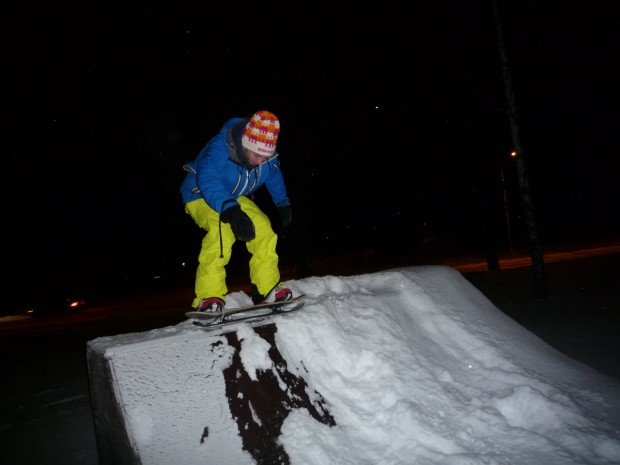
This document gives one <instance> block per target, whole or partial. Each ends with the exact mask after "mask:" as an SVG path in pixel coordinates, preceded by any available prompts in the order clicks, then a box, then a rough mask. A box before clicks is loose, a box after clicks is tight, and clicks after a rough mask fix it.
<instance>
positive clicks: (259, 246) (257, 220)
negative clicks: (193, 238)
mask: <svg viewBox="0 0 620 465" xmlns="http://www.w3.org/2000/svg"><path fill="white" fill-rule="evenodd" d="M237 202H238V203H239V205H240V206H241V210H243V211H244V212H245V213H246V214H247V215H248V216H249V217H250V219H251V220H252V223H254V230H255V231H256V237H254V239H252V240H251V241H248V242H246V247H247V249H248V252H250V255H251V258H250V280H251V281H252V283H254V284H255V285H256V287H257V288H258V292H260V293H261V294H263V295H266V294H267V293H268V292H269V291H270V290H271V289H272V288H273V287H274V286H275V285H276V284H278V283H279V282H280V271H279V269H278V255H277V254H276V244H277V242H278V236H277V235H276V233H275V232H274V231H273V229H272V228H271V223H270V221H269V218H268V217H267V215H265V214H264V213H263V212H262V211H261V209H260V208H258V206H257V205H256V204H255V203H254V202H252V201H251V200H250V199H248V198H247V197H243V196H241V197H239V198H238V199H237ZM185 211H186V212H187V213H188V214H189V215H190V216H191V217H192V218H193V219H194V221H195V222H196V224H197V225H198V226H200V227H201V228H202V229H204V230H206V231H207V234H206V235H205V237H204V238H203V240H202V246H201V249H200V254H199V255H198V269H197V271H196V284H195V292H196V297H195V298H194V301H193V302H192V306H193V307H194V308H197V307H198V305H199V304H200V301H201V300H202V299H203V298H205V297H220V298H222V299H224V296H225V295H226V293H227V292H228V288H227V287H226V269H225V266H226V265H227V264H228V262H229V260H230V255H231V252H232V246H233V244H234V243H235V236H234V234H233V232H232V229H231V228H230V224H227V223H220V215H219V213H217V212H216V211H215V210H213V209H212V208H211V207H209V205H207V203H206V202H205V201H204V200H203V199H198V200H192V201H191V202H187V203H186V204H185ZM220 231H221V235H222V236H221V237H222V241H221V248H220Z"/></svg>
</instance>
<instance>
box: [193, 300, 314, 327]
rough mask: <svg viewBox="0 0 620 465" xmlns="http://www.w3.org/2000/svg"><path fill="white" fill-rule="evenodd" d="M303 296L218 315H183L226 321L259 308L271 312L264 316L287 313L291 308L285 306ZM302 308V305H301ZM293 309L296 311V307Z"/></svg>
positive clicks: (195, 313)
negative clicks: (231, 316) (230, 317)
mask: <svg viewBox="0 0 620 465" xmlns="http://www.w3.org/2000/svg"><path fill="white" fill-rule="evenodd" d="M305 295H306V294H300V295H298V296H297V297H293V298H292V299H289V300H283V301H281V302H268V303H262V304H256V305H247V306H245V307H237V308H231V309H228V310H226V309H224V311H222V312H219V313H210V312H198V311H191V312H187V313H185V316H186V317H187V318H193V319H196V320H215V321H218V320H219V321H226V320H227V318H228V317H229V316H230V315H235V314H237V313H243V312H251V311H252V310H259V309H261V308H266V309H269V310H271V312H269V313H266V314H265V315H271V314H274V313H286V312H288V311H291V310H293V309H292V308H291V309H288V310H287V309H286V306H288V305H292V304H294V303H296V302H297V301H298V300H299V299H301V298H303V297H304V296H305ZM302 306H303V303H302ZM299 308H301V307H299ZM295 309H297V307H296V308H295ZM257 316H262V315H257ZM232 321H240V318H239V319H235V320H232Z"/></svg>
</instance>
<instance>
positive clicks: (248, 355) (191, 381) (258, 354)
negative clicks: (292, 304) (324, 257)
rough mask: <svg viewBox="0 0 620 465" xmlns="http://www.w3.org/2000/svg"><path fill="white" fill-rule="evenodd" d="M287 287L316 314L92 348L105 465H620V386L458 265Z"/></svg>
mask: <svg viewBox="0 0 620 465" xmlns="http://www.w3.org/2000/svg"><path fill="white" fill-rule="evenodd" d="M286 284H287V285H288V286H289V287H291V288H292V289H293V291H294V293H295V294H298V293H305V294H307V296H308V297H307V300H306V305H305V307H304V308H303V309H302V310H300V311H297V312H294V313H291V314H288V315H280V316H274V317H258V318H257V319H256V320H253V321H247V320H246V321H244V322H237V323H232V324H230V325H227V326H223V327H218V328H213V327H211V328H207V327H204V326H198V325H196V324H194V322H192V321H184V322H182V323H180V324H178V325H175V326H171V327H166V328H161V329H157V330H153V331H148V332H144V333H132V334H123V335H118V336H112V337H104V338H98V339H94V340H92V341H89V343H88V346H87V357H88V358H87V360H88V367H89V375H90V384H91V394H92V404H93V416H94V419H95V429H96V433H97V443H98V449H99V462H100V464H102V465H106V464H115V465H116V464H144V465H147V464H157V465H169V464H177V463H178V464H185V465H193V464H196V465H197V464H201V465H203V464H282V465H286V464H293V465H301V464H316V465H326V464H334V465H336V464H337V465H341V464H351V465H359V464H368V465H371V464H372V465H374V464H390V465H391V464H403V465H405V464H411V463H416V464H454V465H463V464H479V463H480V464H482V463H484V464H523V465H525V464H527V465H530V464H532V463H545V464H546V465H552V464H572V463H574V464H581V465H584V464H609V463H620V441H619V440H618V432H619V431H620V384H619V383H618V382H617V381H615V380H613V379H611V378H609V377H606V376H604V375H602V374H600V373H598V372H596V371H594V370H593V369H591V368H589V367H587V366H585V365H582V364H580V363H578V362H576V361H574V360H572V359H569V358H567V357H565V356H564V355H562V354H561V353H559V352H558V351H556V350H554V349H553V348H551V347H550V346H548V345H547V344H545V343H544V342H543V341H542V340H540V339H539V338H538V337H536V336H535V335H533V334H532V333H530V332H529V331H527V330H526V329H524V328H523V327H521V326H520V325H518V324H517V323H516V322H515V321H514V320H512V319H510V318H509V317H507V316H506V315H505V314H503V313H502V312H501V311H500V310H499V309H497V308H496V307H495V306H494V305H493V304H492V303H491V302H490V301H489V300H488V299H487V298H486V297H485V296H484V295H482V294H481V293H480V292H479V291H478V290H477V289H476V288H475V287H474V286H472V285H471V284H470V283H469V282H468V281H467V280H466V279H465V278H463V276H462V275H461V274H459V273H458V272H457V271H456V270H454V269H452V268H449V267H442V266H431V267H410V268H401V269H393V270H387V271H384V272H379V273H372V274H365V275H359V276H350V277H337V276H324V277H312V278H306V279H303V280H298V281H289V282H287V283H286ZM248 303H249V299H248V297H247V296H246V295H245V294H243V293H233V294H231V295H229V297H228V299H227V305H228V306H238V305H245V304H248Z"/></svg>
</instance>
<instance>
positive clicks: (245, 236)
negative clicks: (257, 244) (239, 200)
mask: <svg viewBox="0 0 620 465" xmlns="http://www.w3.org/2000/svg"><path fill="white" fill-rule="evenodd" d="M220 219H221V220H222V221H223V222H224V223H230V227H231V229H232V232H233V234H234V235H235V237H236V238H237V239H238V240H240V241H244V242H247V241H251V240H252V239H254V237H256V233H255V231H254V223H252V220H251V219H250V217H249V216H248V215H246V214H245V212H244V211H243V210H241V207H240V206H239V205H235V206H234V207H230V208H227V209H226V210H224V211H223V212H222V213H221V214H220Z"/></svg>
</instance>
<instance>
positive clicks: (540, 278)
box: [491, 0, 549, 299]
mask: <svg viewBox="0 0 620 465" xmlns="http://www.w3.org/2000/svg"><path fill="white" fill-rule="evenodd" d="M491 3H492V6H493V14H494V16H495V25H496V27H497V39H498V44H499V53H500V58H501V63H502V75H503V77H504V91H505V95H506V106H507V109H508V116H509V123H510V133H511V136H512V143H513V144H514V147H515V149H516V151H517V155H516V164H517V178H518V181H519V193H520V195H521V203H522V205H523V213H524V216H525V225H526V229H527V237H528V241H529V243H530V256H531V258H532V267H533V274H534V295H535V296H536V297H537V298H538V299H545V298H547V297H548V295H549V294H548V289H547V276H546V273H545V263H544V260H543V252H542V246H541V243H540V237H539V235H538V226H537V224H536V218H535V216H534V205H533V202H532V195H531V193H530V185H529V181H528V177H527V173H526V169H525V156H524V155H525V153H524V151H523V144H522V143H521V136H520V134H519V125H518V124H517V113H516V105H515V95H514V91H513V89H512V78H511V75H510V69H509V68H508V59H507V57H506V48H505V46H504V32H503V28H502V24H501V21H500V17H499V10H498V7H497V0H491Z"/></svg>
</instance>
